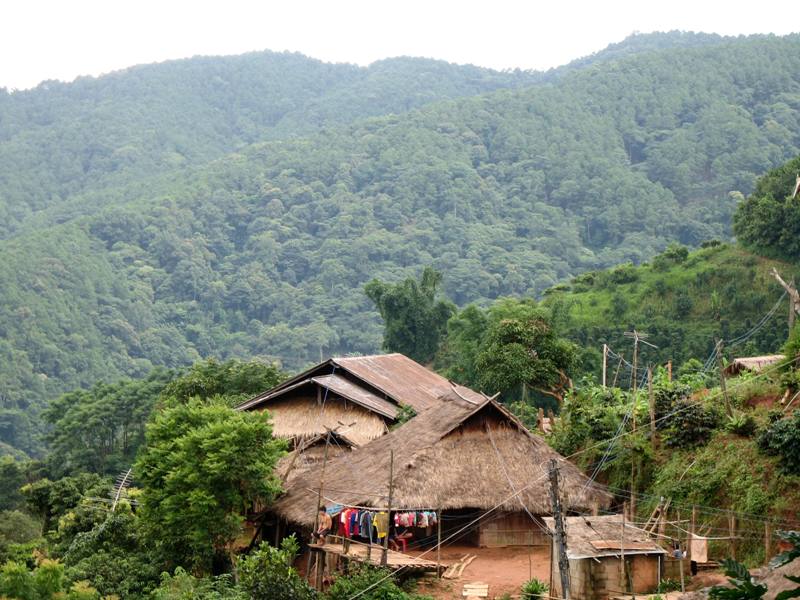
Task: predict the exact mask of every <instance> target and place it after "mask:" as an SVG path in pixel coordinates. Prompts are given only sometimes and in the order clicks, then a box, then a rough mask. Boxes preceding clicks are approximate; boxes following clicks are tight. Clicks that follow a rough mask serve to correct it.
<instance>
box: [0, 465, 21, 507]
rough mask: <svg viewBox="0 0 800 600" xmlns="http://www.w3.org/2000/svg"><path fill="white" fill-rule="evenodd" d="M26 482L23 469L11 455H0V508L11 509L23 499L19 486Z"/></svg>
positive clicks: (19, 504)
mask: <svg viewBox="0 0 800 600" xmlns="http://www.w3.org/2000/svg"><path fill="white" fill-rule="evenodd" d="M25 483H26V476H25V469H24V467H23V465H22V463H21V462H19V461H16V460H14V459H13V458H12V457H11V456H0V510H13V509H15V508H18V507H19V506H21V505H22V502H23V500H24V498H23V496H22V493H21V492H20V491H19V490H20V488H21V487H22V486H23V485H24V484H25Z"/></svg>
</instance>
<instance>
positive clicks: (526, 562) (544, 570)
mask: <svg viewBox="0 0 800 600" xmlns="http://www.w3.org/2000/svg"><path fill="white" fill-rule="evenodd" d="M409 554H414V552H409ZM466 554H476V555H477V558H476V559H475V560H473V561H472V562H471V563H470V564H469V566H468V567H467V568H466V569H464V572H463V573H462V574H461V577H459V578H458V579H452V580H447V579H441V580H437V579H435V578H431V577H426V578H424V579H423V580H421V581H420V585H419V588H418V590H419V593H421V594H429V595H431V596H433V597H434V598H436V599H437V600H451V599H455V598H460V599H463V596H462V594H461V592H462V590H463V589H464V584H465V583H488V584H489V598H498V597H500V596H502V595H503V594H506V593H508V594H510V595H511V596H516V595H518V594H519V593H520V588H522V584H523V583H525V582H526V581H528V580H529V579H530V578H531V577H536V578H538V579H541V580H542V581H545V582H547V583H549V582H550V550H549V548H543V547H533V548H528V547H525V546H511V547H508V548H480V549H479V548H476V547H475V546H470V545H464V546H447V547H446V548H443V549H442V562H443V563H444V564H447V565H449V564H452V563H454V562H456V561H457V560H458V559H460V558H461V557H463V556H464V555H466ZM425 558H428V559H434V560H435V558H436V555H435V554H433V553H430V554H426V555H425Z"/></svg>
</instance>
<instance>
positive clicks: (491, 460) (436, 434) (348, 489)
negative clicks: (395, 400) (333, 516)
mask: <svg viewBox="0 0 800 600" xmlns="http://www.w3.org/2000/svg"><path fill="white" fill-rule="evenodd" d="M474 396H478V397H479V398H480V400H477V399H476V400H473V399H472V398H473V397H474ZM392 451H393V453H394V470H393V473H394V476H393V484H394V492H393V500H392V508H396V509H398V510H400V509H415V508H429V509H439V508H441V509H445V510H447V509H460V508H474V509H490V508H498V509H500V510H508V511H518V510H522V506H523V505H524V506H525V507H526V508H527V509H528V510H530V511H531V512H532V513H536V514H548V513H549V512H550V501H549V496H548V482H547V471H546V469H547V464H548V462H549V460H550V459H551V458H555V459H556V460H557V461H558V463H559V465H560V467H561V471H560V472H561V483H562V490H563V491H564V495H565V504H566V506H567V508H568V509H574V510H587V509H589V508H591V507H592V505H593V504H595V503H596V504H598V505H599V506H600V507H607V506H608V505H609V504H610V502H611V496H610V494H608V493H605V492H603V491H600V490H599V489H598V488H597V487H596V486H586V485H585V484H586V482H587V478H586V477H585V476H584V475H583V474H582V473H581V472H580V470H579V469H578V468H577V467H575V466H574V465H572V464H571V463H569V462H568V461H567V460H566V459H564V458H563V457H561V456H560V455H559V454H558V453H556V452H555V451H554V450H552V449H551V448H550V447H549V446H548V445H547V443H546V442H545V441H544V440H543V439H542V438H540V437H538V436H535V435H533V434H531V433H530V432H528V431H527V430H526V429H525V427H524V426H523V425H522V424H521V423H520V422H519V421H518V420H517V419H516V418H515V417H514V416H513V415H511V414H510V413H508V411H506V410H505V409H504V408H503V407H502V406H501V405H500V404H498V403H497V402H495V401H494V400H491V399H489V398H486V397H485V396H480V395H478V394H476V393H475V392H471V394H470V396H467V395H464V394H461V393H460V392H459V393H458V394H457V393H455V391H454V390H452V389H451V390H450V392H449V393H448V394H447V395H445V396H443V397H441V398H439V400H438V403H437V405H436V406H434V407H432V408H429V409H428V410H426V411H423V412H421V413H420V414H418V415H417V416H416V417H414V418H413V419H411V420H410V421H408V422H407V423H405V424H403V425H402V426H400V427H398V428H397V429H395V430H394V431H392V432H390V433H389V434H387V435H385V436H383V437H380V438H378V439H376V440H374V441H372V442H370V443H369V444H367V445H365V446H362V447H360V448H357V449H355V450H353V451H352V452H349V453H345V454H344V455H342V456H340V457H337V458H335V459H333V460H329V462H328V464H327V467H326V470H325V482H324V484H323V496H324V498H325V500H326V501H327V502H328V503H337V504H342V505H346V506H371V507H376V508H379V507H386V506H387V501H388V498H387V496H388V479H389V463H390V456H391V452H392ZM509 479H510V480H511V482H510V483H509ZM319 483H320V470H318V469H314V470H310V471H308V472H307V473H306V474H304V475H302V476H299V477H297V478H296V479H295V480H294V481H293V482H292V483H291V485H289V486H287V490H286V493H285V494H284V495H283V496H282V497H281V498H279V499H278V501H277V502H276V504H275V506H274V510H275V511H276V512H277V513H278V514H279V515H281V516H282V517H284V518H285V519H287V520H289V521H292V522H294V523H298V524H301V525H309V524H311V523H313V521H314V517H315V511H316V503H317V490H318V488H319ZM515 491H518V492H520V493H519V494H518V495H516V496H514V492H515ZM512 496H514V497H512Z"/></svg>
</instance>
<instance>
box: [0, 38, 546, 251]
mask: <svg viewBox="0 0 800 600" xmlns="http://www.w3.org/2000/svg"><path fill="white" fill-rule="evenodd" d="M539 77H540V75H539V74H535V73H528V72H522V71H515V72H503V73H501V72H497V71H492V70H489V69H482V68H478V67H473V66H461V65H454V64H450V63H446V62H444V61H436V60H427V59H419V58H395V59H388V60H383V61H379V62H376V63H374V64H372V65H370V66H369V67H366V68H362V67H357V66H355V65H349V64H330V63H324V62H322V61H319V60H314V59H311V58H308V57H306V56H303V55H300V54H296V53H288V52H284V53H274V52H255V53H250V54H244V55H240V56H230V57H196V58H191V59H186V60H177V61H169V62H166V63H161V64H153V65H144V66H139V67H132V68H130V69H125V70H123V71H118V72H115V73H112V74H110V75H106V76H103V77H99V78H93V77H83V78H79V79H77V80H76V81H75V82H73V83H61V82H52V81H48V82H44V83H42V84H40V85H39V86H38V87H37V88H35V89H32V90H28V91H19V92H13V93H9V92H6V91H4V90H0V234H2V235H3V236H8V235H9V234H10V233H12V232H13V231H14V230H15V228H16V227H18V226H19V225H20V224H21V223H23V222H25V220H26V219H27V218H28V217H29V216H30V215H31V214H33V213H35V212H37V211H41V210H43V209H53V208H57V207H58V206H59V204H61V203H62V202H64V201H66V200H68V199H69V198H70V197H71V196H74V195H75V194H79V193H81V192H84V191H89V190H94V191H99V192H100V195H101V196H102V195H105V194H107V193H108V191H109V187H111V186H119V185H125V184H135V183H137V182H139V181H140V180H141V178H142V177H145V176H148V175H152V174H153V173H158V172H164V171H170V170H175V169H179V168H181V167H186V166H191V165H197V164H202V163H205V162H207V161H209V160H212V159H214V158H218V157H220V156H222V155H224V154H226V153H229V152H232V151H234V150H237V149H239V148H241V147H242V146H244V145H246V144H249V143H252V142H256V141H261V140H264V139H270V138H281V137H287V136H295V135H299V134H302V133H309V132H313V131H315V130H317V129H319V128H321V127H324V126H329V125H337V124H342V123H349V122H352V121H354V120H356V119H359V118H363V117H368V116H374V115H383V114H388V113H400V112H405V111H408V110H410V109H412V108H415V107H418V106H422V105H424V104H427V103H429V102H433V101H436V100H442V99H447V98H456V97H460V96H469V95H474V94H479V93H482V92H487V91H492V90H496V89H500V88H505V87H515V86H520V85H525V84H529V83H532V82H533V81H535V80H537V79H538V78H539ZM97 201H98V200H97V199H94V201H92V202H87V204H92V203H93V202H97ZM102 201H103V202H104V203H107V202H108V199H103V200H102ZM86 208H89V207H86Z"/></svg>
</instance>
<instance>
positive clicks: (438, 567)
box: [436, 409, 541, 579]
mask: <svg viewBox="0 0 800 600" xmlns="http://www.w3.org/2000/svg"><path fill="white" fill-rule="evenodd" d="M540 410H541V409H540ZM436 577H438V578H439V579H441V577H442V509H441V508H440V509H439V510H438V511H437V513H436Z"/></svg>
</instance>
